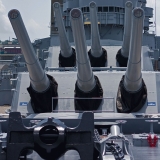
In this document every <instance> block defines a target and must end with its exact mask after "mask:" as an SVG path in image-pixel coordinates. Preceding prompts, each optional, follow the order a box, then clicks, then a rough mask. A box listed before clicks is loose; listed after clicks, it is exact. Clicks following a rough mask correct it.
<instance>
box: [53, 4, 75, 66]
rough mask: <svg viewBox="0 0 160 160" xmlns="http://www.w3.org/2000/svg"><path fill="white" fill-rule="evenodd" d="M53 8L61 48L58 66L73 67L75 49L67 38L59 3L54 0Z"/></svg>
mask: <svg viewBox="0 0 160 160" xmlns="http://www.w3.org/2000/svg"><path fill="white" fill-rule="evenodd" d="M53 8H54V11H55V17H56V22H57V26H58V33H59V40H60V48H61V50H60V54H59V67H74V66H75V65H76V57H75V56H76V54H75V49H74V48H72V47H71V45H70V44H69V41H68V39H67V35H66V31H65V27H64V23H63V19H62V12H61V6H60V3H59V2H55V3H54V4H53Z"/></svg>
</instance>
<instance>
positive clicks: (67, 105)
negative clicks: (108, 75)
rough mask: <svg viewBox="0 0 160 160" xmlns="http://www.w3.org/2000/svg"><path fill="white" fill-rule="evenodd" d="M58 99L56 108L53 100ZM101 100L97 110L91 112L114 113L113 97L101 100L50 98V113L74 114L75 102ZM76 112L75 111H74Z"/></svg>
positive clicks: (94, 98)
mask: <svg viewBox="0 0 160 160" xmlns="http://www.w3.org/2000/svg"><path fill="white" fill-rule="evenodd" d="M56 99H58V104H57V106H56V109H53V108H55V106H54V105H53V100H56ZM96 99H97V100H102V102H101V104H100V106H99V108H98V110H93V112H94V113H96V112H97V113H102V112H109V113H112V112H115V98H114V97H103V98H97V97H93V98H75V97H52V111H53V112H75V108H74V104H75V100H86V101H88V100H91V101H92V100H96ZM76 112H77V111H76Z"/></svg>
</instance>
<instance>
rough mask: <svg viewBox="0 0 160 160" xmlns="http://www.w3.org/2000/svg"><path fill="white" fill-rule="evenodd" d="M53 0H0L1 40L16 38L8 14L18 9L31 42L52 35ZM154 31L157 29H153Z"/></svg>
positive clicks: (159, 31)
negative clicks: (51, 4) (51, 12)
mask: <svg viewBox="0 0 160 160" xmlns="http://www.w3.org/2000/svg"><path fill="white" fill-rule="evenodd" d="M147 2H148V3H147V6H149V7H153V8H154V7H155V0H147ZM50 3H51V0H0V40H6V39H9V37H10V39H12V38H15V35H14V32H13V29H12V27H11V25H10V22H9V20H8V16H7V14H8V12H9V11H10V10H11V9H18V10H19V11H20V12H21V16H22V18H23V21H24V23H25V26H26V28H27V31H28V34H29V37H30V39H31V41H33V40H34V39H37V38H45V37H48V36H49V35H50V28H49V25H50V9H51V6H50ZM156 6H157V35H159V36H160V18H159V17H160V12H159V13H158V10H159V8H160V0H157V5H156ZM151 30H152V31H153V30H155V28H152V29H151Z"/></svg>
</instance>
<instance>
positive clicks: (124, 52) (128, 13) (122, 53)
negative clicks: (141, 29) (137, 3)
mask: <svg viewBox="0 0 160 160" xmlns="http://www.w3.org/2000/svg"><path fill="white" fill-rule="evenodd" d="M132 9H133V4H132V2H130V1H127V2H126V4H125V21H124V35H123V44H122V48H121V49H120V50H119V51H118V53H117V55H116V59H117V62H118V63H119V66H120V67H127V62H128V56H129V46H130V39H131V26H132Z"/></svg>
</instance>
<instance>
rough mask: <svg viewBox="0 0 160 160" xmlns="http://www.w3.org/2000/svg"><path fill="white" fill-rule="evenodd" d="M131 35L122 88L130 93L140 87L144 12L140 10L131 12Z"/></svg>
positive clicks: (136, 9)
mask: <svg viewBox="0 0 160 160" xmlns="http://www.w3.org/2000/svg"><path fill="white" fill-rule="evenodd" d="M132 19H133V22H132V34H131V43H130V50H129V59H128V67H127V71H126V74H125V79H124V86H125V88H126V90H128V91H130V92H136V91H138V90H139V89H140V88H141V86H142V75H141V47H142V37H143V22H144V11H143V9H141V8H135V9H134V10H133V17H132Z"/></svg>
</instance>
